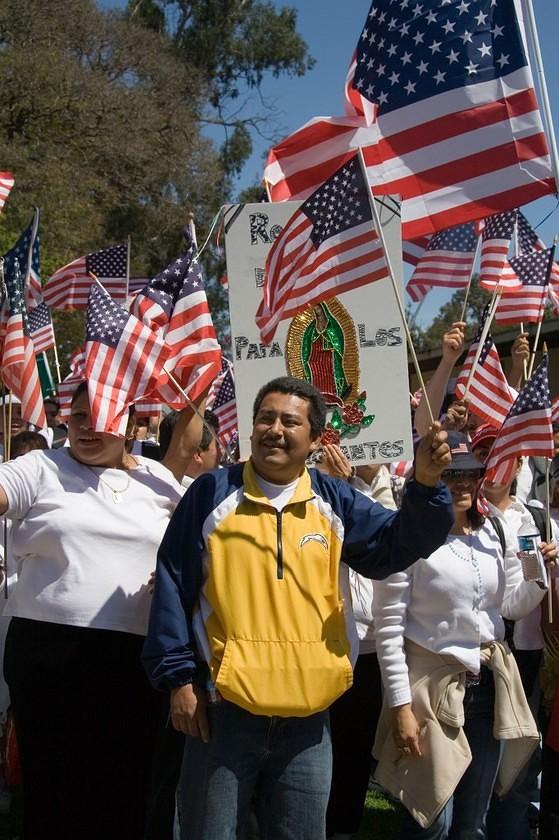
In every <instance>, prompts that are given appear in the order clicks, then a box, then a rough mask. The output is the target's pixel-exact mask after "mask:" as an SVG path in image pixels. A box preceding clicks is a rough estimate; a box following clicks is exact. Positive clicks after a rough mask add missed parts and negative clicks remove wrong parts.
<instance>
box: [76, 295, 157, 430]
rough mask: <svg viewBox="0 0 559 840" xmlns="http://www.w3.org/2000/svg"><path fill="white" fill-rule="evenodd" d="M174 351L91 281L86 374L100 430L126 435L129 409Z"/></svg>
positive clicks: (154, 381) (149, 390)
mask: <svg viewBox="0 0 559 840" xmlns="http://www.w3.org/2000/svg"><path fill="white" fill-rule="evenodd" d="M169 352H170V351H169V348H168V347H167V345H166V344H165V343H164V341H163V340H162V339H161V338H160V337H159V336H158V334H157V333H156V332H154V331H153V330H151V329H150V328H149V327H146V326H145V324H142V322H141V321H139V320H138V319H137V318H136V317H135V316H134V315H132V314H130V313H129V312H126V311H125V310H124V309H122V307H120V306H119V305H118V304H117V303H115V302H114V300H113V299H112V298H111V296H110V295H109V294H107V292H106V291H105V289H103V288H102V287H101V286H100V285H99V284H97V283H95V284H94V285H93V286H92V287H91V291H90V293H89V303H88V305H87V316H86V341H85V374H86V379H87V386H88V393H89V405H90V409H91V420H92V423H93V428H94V429H95V431H98V432H109V433H110V434H115V435H118V436H120V437H123V436H124V434H125V431H126V424H127V421H128V414H127V411H126V409H127V408H128V406H130V405H132V403H134V402H135V401H136V400H137V399H139V398H140V397H144V396H147V395H149V394H151V393H152V392H153V390H154V388H155V387H156V386H157V383H158V381H159V379H160V377H161V374H162V371H163V365H164V364H165V362H166V361H167V359H168V357H169Z"/></svg>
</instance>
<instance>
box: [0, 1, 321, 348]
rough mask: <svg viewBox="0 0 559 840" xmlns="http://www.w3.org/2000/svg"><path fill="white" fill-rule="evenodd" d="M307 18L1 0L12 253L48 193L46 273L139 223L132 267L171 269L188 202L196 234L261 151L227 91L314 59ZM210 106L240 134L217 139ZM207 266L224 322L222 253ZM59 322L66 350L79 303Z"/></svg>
mask: <svg viewBox="0 0 559 840" xmlns="http://www.w3.org/2000/svg"><path fill="white" fill-rule="evenodd" d="M295 23H296V21H295V12H293V11H291V10H285V9H283V10H279V11H278V10H276V9H275V8H274V6H273V5H272V4H271V3H259V2H252V0H238V2H237V0H235V2H234V1H233V0H230V1H229V0H223V2H212V1H210V0H208V2H205V0H204V2H188V3H187V2H185V3H168V2H165V0H161V2H154V0H134V2H131V3H130V4H129V7H128V9H127V10H126V13H123V12H121V11H118V12H116V11H112V12H111V11H109V12H107V11H106V10H101V9H100V8H98V6H97V5H96V3H95V2H94V0H48V2H45V0H3V2H2V3H1V4H0V78H1V79H2V84H1V85H0V169H9V170H12V171H13V172H14V174H15V176H16V186H15V188H14V190H13V191H12V194H11V196H10V198H9V202H8V204H7V206H6V210H5V212H4V213H3V215H2V216H1V217H0V253H2V252H4V251H5V250H7V249H8V248H9V247H11V245H12V244H13V243H14V242H15V240H16V239H17V237H18V236H19V234H20V232H21V230H22V229H23V227H24V226H25V225H26V224H27V223H28V221H29V219H30V217H31V214H32V211H33V206H34V205H37V206H40V207H41V209H42V225H41V244H42V274H43V277H44V278H46V277H48V276H49V274H50V273H52V271H53V270H54V269H55V268H56V267H58V266H60V265H61V264H63V263H65V262H67V261H69V260H71V259H73V258H75V257H77V256H79V255H81V254H84V253H87V252H88V251H92V250H96V249H98V248H101V247H105V246H107V245H110V244H115V243H118V242H124V241H125V240H126V237H127V236H129V235H130V236H131V239H132V274H136V275H149V274H152V273H154V272H156V271H158V270H160V269H161V268H162V267H163V266H164V265H165V263H166V262H167V261H170V260H171V259H172V258H174V257H176V255H177V253H178V251H179V250H180V249H181V248H182V247H183V243H182V228H183V226H184V225H185V223H186V222H187V220H188V217H189V215H190V214H193V215H194V218H195V219H196V223H197V227H198V232H199V236H201V235H202V233H203V232H204V231H206V230H207V229H208V227H209V224H210V222H211V219H212V218H213V216H214V214H215V212H216V210H217V209H218V207H219V206H220V205H221V204H223V203H224V202H225V201H228V200H230V198H231V184H232V177H233V176H234V175H235V174H236V173H237V172H238V171H239V169H240V167H241V166H242V163H243V161H244V160H245V159H246V157H247V156H248V154H249V153H250V148H251V140H250V118H249V117H246V118H245V117H241V116H238V115H237V116H235V117H234V118H231V115H230V114H229V115H228V116H227V117H223V114H224V112H225V110H227V105H226V103H227V102H228V101H232V100H234V99H236V98H238V97H239V95H240V92H241V91H242V89H243V86H244V89H245V90H246V89H249V88H250V89H256V88H257V87H258V85H259V84H260V82H261V80H262V78H263V76H264V74H265V73H267V72H269V73H272V74H275V75H278V74H279V73H282V72H294V73H302V72H304V70H305V68H306V67H307V66H308V65H309V59H308V57H307V47H306V45H305V44H304V42H303V41H302V40H301V39H300V37H299V36H298V34H297V33H296V29H295ZM213 119H215V121H221V123H222V124H223V125H224V126H225V128H226V130H227V132H228V134H227V140H226V143H225V144H223V145H222V146H221V147H220V148H218V147H217V146H216V143H215V142H214V140H213V139H212V138H211V137H210V136H209V135H208V133H207V131H206V130H205V126H206V125H207V123H208V121H211V120H213ZM205 267H206V268H208V269H209V271H210V273H211V275H212V277H214V280H213V281H212V282H211V283H210V287H212V283H213V286H214V287H215V288H213V289H212V288H211V289H210V298H211V300H212V301H213V303H214V305H215V307H216V311H215V312H214V315H215V319H216V321H217V322H218V323H220V324H222V323H225V321H226V317H225V316H226V301H225V295H224V293H223V291H222V289H221V287H220V286H219V285H217V282H216V279H215V278H217V277H218V276H219V273H220V272H221V270H222V269H221V266H220V263H219V259H218V258H217V257H216V256H215V255H211V254H210V259H209V260H208V261H207V264H206V266H205ZM65 318H66V320H65ZM56 327H57V331H58V337H59V341H60V342H61V350H62V352H61V356H64V355H65V354H66V353H67V352H68V351H69V350H71V349H73V346H75V344H76V343H77V342H78V341H80V340H81V339H82V334H83V328H82V318H81V315H80V314H78V315H73V316H71V317H70V316H66V315H65V314H64V313H61V314H60V315H57V318H56ZM62 360H63V359H61V361H62Z"/></svg>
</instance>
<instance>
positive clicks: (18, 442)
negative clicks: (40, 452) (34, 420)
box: [10, 431, 49, 458]
mask: <svg viewBox="0 0 559 840" xmlns="http://www.w3.org/2000/svg"><path fill="white" fill-rule="evenodd" d="M48 448H49V445H48V443H47V442H46V440H45V438H44V437H43V436H42V435H40V434H39V432H31V431H24V432H18V433H17V435H14V436H13V437H12V438H11V440H10V458H17V457H18V456H19V455H26V454H27V452H31V451H32V450H33V449H48Z"/></svg>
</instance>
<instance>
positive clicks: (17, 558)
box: [0, 322, 559, 840]
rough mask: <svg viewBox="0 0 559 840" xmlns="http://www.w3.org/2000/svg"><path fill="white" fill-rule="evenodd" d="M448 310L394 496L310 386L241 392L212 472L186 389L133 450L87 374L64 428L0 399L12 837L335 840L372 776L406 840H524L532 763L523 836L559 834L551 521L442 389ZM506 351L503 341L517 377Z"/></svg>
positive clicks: (449, 364)
mask: <svg viewBox="0 0 559 840" xmlns="http://www.w3.org/2000/svg"><path fill="white" fill-rule="evenodd" d="M463 328H464V325H463V324H462V323H460V322H457V323H455V324H453V325H452V327H451V328H450V330H449V331H448V333H446V335H445V337H444V339H443V353H442V360H441V364H440V365H439V368H438V369H437V371H436V372H435V374H434V375H433V377H432V379H431V381H430V382H429V383H428V385H427V388H426V392H427V395H428V398H429V402H430V405H431V409H432V410H433V412H434V413H435V416H438V415H440V419H439V421H437V422H434V423H433V422H431V421H430V418H429V412H428V409H427V407H426V402H427V401H426V400H425V399H424V400H423V401H422V402H420V403H419V406H418V407H417V409H416V411H415V429H416V431H417V433H418V434H417V441H416V447H415V458H414V461H413V464H410V465H409V469H408V472H407V475H406V476H405V484H404V487H403V488H402V486H401V483H402V478H401V476H400V477H399V474H401V472H402V470H401V469H394V465H390V464H374V465H363V466H358V467H354V466H352V465H351V464H350V462H349V461H348V460H347V458H346V456H345V455H344V451H343V449H342V448H341V447H340V446H338V445H336V444H332V443H326V442H323V440H322V434H323V431H324V428H325V423H326V407H325V405H324V401H323V399H322V397H321V395H320V393H319V392H318V391H317V390H316V389H315V388H313V386H311V385H309V384H308V383H306V382H304V381H302V380H297V379H294V378H292V377H281V378H279V379H275V380H272V381H271V382H269V383H268V384H267V385H265V386H264V387H263V388H262V389H261V390H260V391H259V393H258V395H257V396H256V399H255V402H254V411H253V430H252V436H251V455H250V458H249V459H248V460H247V461H244V462H241V461H238V462H237V463H233V464H231V463H229V461H230V460H231V459H230V457H229V458H228V459H227V460H228V463H227V464H226V465H224V464H223V463H221V465H220V461H223V458H222V456H223V453H222V451H221V448H220V445H219V427H218V423H217V420H216V417H215V416H214V415H213V414H212V413H211V412H209V411H204V402H203V400H201V401H199V403H198V404H197V405H196V406H192V407H189V408H186V409H184V410H182V411H173V412H169V413H168V414H166V416H165V417H164V418H163V419H162V420H161V423H156V424H155V425H154V428H153V429H152V430H151V431H154V434H155V435H156V436H157V438H158V442H151V441H144V443H143V444H141V443H140V440H139V437H140V435H139V434H138V428H139V427H138V423H137V418H136V417H135V414H134V410H133V408H132V409H131V410H130V415H129V423H128V428H127V432H126V437H125V438H119V437H116V436H113V435H109V434H106V433H101V432H96V431H95V430H94V428H93V424H92V421H91V416H90V406H89V398H88V392H87V384H86V383H83V384H80V385H79V386H78V387H77V388H76V391H75V392H74V395H73V398H72V406H71V414H70V417H69V420H68V424H67V428H66V427H65V426H64V425H63V424H61V423H60V422H59V421H58V417H57V405H56V401H55V400H51V401H50V403H51V405H50V407H49V426H50V429H49V431H48V432H47V433H46V434H40V433H37V432H34V431H32V430H24V429H23V428H22V424H21V419H20V420H19V421H18V413H17V406H15V405H13V406H12V407H11V423H12V426H11V429H10V432H11V435H12V438H11V445H10V448H9V459H7V458H5V459H4V461H5V463H3V464H2V465H0V513H1V514H5V523H6V526H5V536H4V562H3V568H4V575H5V581H4V588H5V595H6V599H5V601H6V602H5V607H4V611H3V613H4V617H3V618H2V622H3V624H2V628H1V630H2V632H3V634H4V639H5V655H4V674H5V680H6V684H5V685H4V686H3V690H2V708H1V709H0V712H1V713H2V715H3V719H4V720H5V718H6V715H7V714H8V711H9V714H10V715H11V716H12V717H13V721H14V725H15V732H16V737H17V744H18V750H19V758H20V763H21V775H22V787H23V801H24V835H23V836H24V837H25V838H26V839H27V840H54V838H56V840H70V838H72V840H75V838H76V837H80V838H86V840H87V838H92V839H93V838H96V840H97V839H98V838H100V837H103V838H113V837H114V838H115V840H116V838H119V840H126V838H129V840H155V838H157V840H166V839H167V838H168V840H173V838H174V840H179V838H180V840H229V838H230V840H233V839H234V838H239V839H240V838H247V840H248V838H254V840H324V838H332V840H349V838H351V837H353V836H355V835H356V834H357V832H358V830H359V825H360V822H361V819H362V814H363V809H364V803H365V798H366V795H367V790H368V787H369V785H370V784H371V779H372V774H373V773H374V777H375V780H376V781H375V784H377V785H379V786H381V788H382V789H383V790H384V791H385V793H386V795H388V796H391V797H392V798H393V799H395V800H397V801H399V802H401V803H402V804H403V806H404V807H405V815H404V817H403V822H402V827H401V837H402V838H406V839H408V838H427V840H433V839H434V838H436V840H445V838H452V840H458V838H461V840H465V838H490V839H491V840H503V838H506V840H529V839H530V838H531V837H532V836H533V834H531V833H530V832H531V830H533V829H532V828H531V822H530V821H531V818H532V817H533V813H532V810H531V809H533V804H532V802H533V801H534V800H536V799H537V789H538V778H539V777H540V776H541V783H540V784H539V787H540V789H541V794H540V800H541V802H540V811H541V814H540V829H539V830H540V835H539V836H540V838H542V840H549V838H554V837H559V807H558V805H557V801H556V800H557V796H556V792H557V782H556V778H557V776H556V770H557V765H558V757H557V754H556V753H555V752H554V750H553V749H552V748H551V747H549V746H548V745H547V744H546V737H545V736H546V732H545V730H546V725H547V721H548V718H549V712H550V709H551V707H552V704H553V700H554V697H555V691H556V683H557V677H558V676H559V674H558V673H557V670H558V669H557V668H556V667H555V669H554V663H556V659H555V660H553V658H552V657H550V656H547V652H548V650H549V648H550V647H552V646H553V644H552V643H553V640H554V638H555V637H554V635H553V634H554V632H555V625H554V624H553V622H552V621H551V620H550V619H551V616H550V615H549V612H548V605H549V603H552V602H553V598H556V586H555V578H554V569H555V561H556V555H557V549H556V542H557V540H556V537H557V525H556V524H555V523H552V532H551V539H549V538H548V530H547V522H546V516H545V509H544V507H543V506H542V486H541V482H540V481H539V475H540V474H541V465H538V464H537V463H528V462H527V461H526V459H522V458H520V457H519V459H518V464H517V469H516V474H515V476H514V478H513V480H512V482H510V483H508V484H507V485H506V486H500V485H496V484H495V483H491V482H488V481H485V480H484V469H485V468H484V461H485V459H486V458H487V454H488V452H489V449H490V447H491V443H492V441H493V440H494V439H495V436H496V434H497V429H496V428H493V427H491V426H489V425H487V424H484V423H480V422H479V418H476V417H475V415H473V414H472V412H471V411H469V409H468V405H467V402H466V401H460V400H456V399H455V398H454V397H453V396H449V393H450V392H449V380H450V377H451V374H452V369H453V367H454V365H455V363H456V360H457V359H458V357H459V356H460V354H461V353H462V350H463V344H464V334H463ZM526 353H529V348H528V345H527V341H526V338H525V336H520V337H519V339H518V340H517V341H516V342H515V346H514V348H513V360H514V361H513V367H512V370H511V372H510V382H511V388H514V387H518V384H519V370H520V368H522V367H523V359H524V358H525V356H526ZM451 390H452V383H451ZM148 431H149V429H144V435H145V434H146V433H147V432H148ZM4 432H5V433H8V428H7V425H6V424H4ZM0 434H1V431H0ZM558 441H559V435H558ZM5 454H7V453H5ZM398 482H400V483H398ZM551 492H552V512H553V511H557V510H558V509H559V506H555V505H554V500H555V499H557V498H559V492H556V489H555V487H554V486H552V490H551ZM526 522H529V523H532V524H533V526H534V527H535V528H537V533H538V534H540V535H541V537H539V538H538V542H539V551H540V553H541V559H542V560H543V564H544V565H545V567H546V570H547V571H546V573H545V574H544V575H543V578H542V579H535V578H533V577H531V576H530V575H527V574H526V573H525V569H524V567H523V565H522V558H521V555H520V553H519V547H518V532H519V530H520V529H521V527H522V526H524V525H525V524H526ZM549 586H551V594H552V597H551V598H550V596H549V594H548V588H549ZM556 615H557V611H556ZM542 674H543V675H544V688H545V690H544V691H542V688H541V683H542V680H541V677H542ZM542 767H543V773H542ZM4 792H5V793H8V794H9V791H6V789H4ZM1 805H2V800H1V798H0V806H1ZM532 822H533V820H532Z"/></svg>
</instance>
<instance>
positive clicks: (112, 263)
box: [43, 245, 128, 309]
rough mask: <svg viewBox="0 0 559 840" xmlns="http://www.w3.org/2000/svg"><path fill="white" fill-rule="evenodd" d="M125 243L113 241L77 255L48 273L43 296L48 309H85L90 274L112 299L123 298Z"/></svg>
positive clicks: (91, 278)
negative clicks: (115, 243)
mask: <svg viewBox="0 0 559 840" xmlns="http://www.w3.org/2000/svg"><path fill="white" fill-rule="evenodd" d="M127 265H128V246H127V245H114V246H112V247H110V248H103V249H102V250H101V251H92V252H91V253H90V254H86V255H85V256H84V257H78V259H77V260H73V261H72V262H70V263H68V264H67V265H64V266H62V268H59V269H57V270H56V271H55V272H54V274H53V275H52V277H49V279H48V280H47V283H46V285H45V286H44V287H43V297H44V300H45V302H46V303H47V305H48V306H50V308H51V309H85V308H86V306H87V303H88V299H89V291H90V289H91V285H92V283H93V282H94V279H93V277H92V276H91V275H92V274H93V275H95V277H97V279H98V280H99V282H100V283H102V284H103V286H104V288H105V289H106V291H107V292H108V294H109V295H110V296H111V297H112V298H114V300H117V301H120V302H122V303H124V301H125V300H126V274H127Z"/></svg>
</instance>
